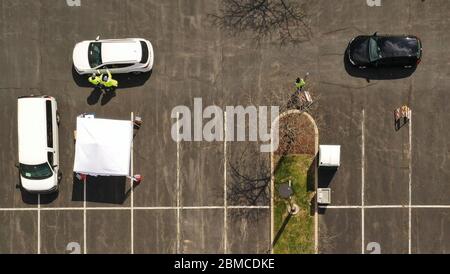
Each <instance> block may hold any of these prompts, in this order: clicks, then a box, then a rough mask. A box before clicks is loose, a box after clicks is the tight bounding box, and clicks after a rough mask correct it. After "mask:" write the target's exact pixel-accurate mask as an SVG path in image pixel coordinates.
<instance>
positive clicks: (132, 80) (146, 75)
mask: <svg viewBox="0 0 450 274" xmlns="http://www.w3.org/2000/svg"><path fill="white" fill-rule="evenodd" d="M152 72H153V70H150V71H149V72H143V73H140V74H134V73H123V74H113V78H114V79H115V80H117V82H119V87H118V88H117V89H127V88H133V87H139V86H142V85H144V84H145V82H147V81H148V79H150V77H151V76H152ZM89 76H90V75H89V74H83V75H80V74H78V72H77V71H76V70H75V67H74V66H73V64H72V78H73V80H74V82H75V83H76V84H77V86H79V87H83V88H88V87H90V88H92V87H93V86H92V84H91V83H90V82H89V80H88V78H89Z"/></svg>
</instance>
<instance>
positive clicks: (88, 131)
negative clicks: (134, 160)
mask: <svg viewBox="0 0 450 274" xmlns="http://www.w3.org/2000/svg"><path fill="white" fill-rule="evenodd" d="M132 141H133V123H132V122H131V121H126V120H125V121H122V120H111V119H97V118H88V117H78V118H77V132H76V144H75V163H74V169H73V170H74V172H77V173H82V174H88V175H94V176H97V175H100V176H128V175H129V173H130V157H131V156H130V155H131V144H132Z"/></svg>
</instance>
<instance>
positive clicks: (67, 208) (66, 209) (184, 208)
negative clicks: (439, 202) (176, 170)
mask: <svg viewBox="0 0 450 274" xmlns="http://www.w3.org/2000/svg"><path fill="white" fill-rule="evenodd" d="M405 207H407V206H405ZM413 207H414V206H413ZM420 207H425V208H426V207H429V206H420ZM437 207H442V206H437ZM448 207H449V208H450V205H449V206H448ZM224 208H225V207H224V206H184V207H176V206H151V207H145V206H141V207H138V206H135V207H134V208H133V209H134V210H178V209H182V210H203V209H224ZM329 208H330V207H329ZM130 209H131V207H41V208H40V209H38V208H34V207H23V208H20V207H17V208H0V212H1V211H38V210H40V211H58V210H60V211H102V210H130ZM227 209H228V210H230V209H270V206H227Z"/></svg>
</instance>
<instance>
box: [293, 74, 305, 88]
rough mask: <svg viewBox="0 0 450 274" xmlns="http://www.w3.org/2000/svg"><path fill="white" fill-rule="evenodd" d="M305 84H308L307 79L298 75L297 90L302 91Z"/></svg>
mask: <svg viewBox="0 0 450 274" xmlns="http://www.w3.org/2000/svg"><path fill="white" fill-rule="evenodd" d="M305 85H306V82H305V80H303V79H300V78H299V77H297V79H296V80H295V87H296V88H297V91H300V90H301V89H302V88H303V87H304V86H305Z"/></svg>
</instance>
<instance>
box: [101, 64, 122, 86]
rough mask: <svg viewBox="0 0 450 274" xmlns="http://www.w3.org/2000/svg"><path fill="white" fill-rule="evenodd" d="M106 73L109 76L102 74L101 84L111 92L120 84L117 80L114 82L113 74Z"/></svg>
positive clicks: (107, 71)
mask: <svg viewBox="0 0 450 274" xmlns="http://www.w3.org/2000/svg"><path fill="white" fill-rule="evenodd" d="M106 73H107V74H108V75H104V74H102V75H101V76H100V77H101V84H102V85H103V86H104V87H105V89H106V90H107V91H110V90H112V89H116V88H117V87H118V86H119V82H117V80H114V79H113V78H112V75H111V72H110V71H109V70H108V69H106Z"/></svg>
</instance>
